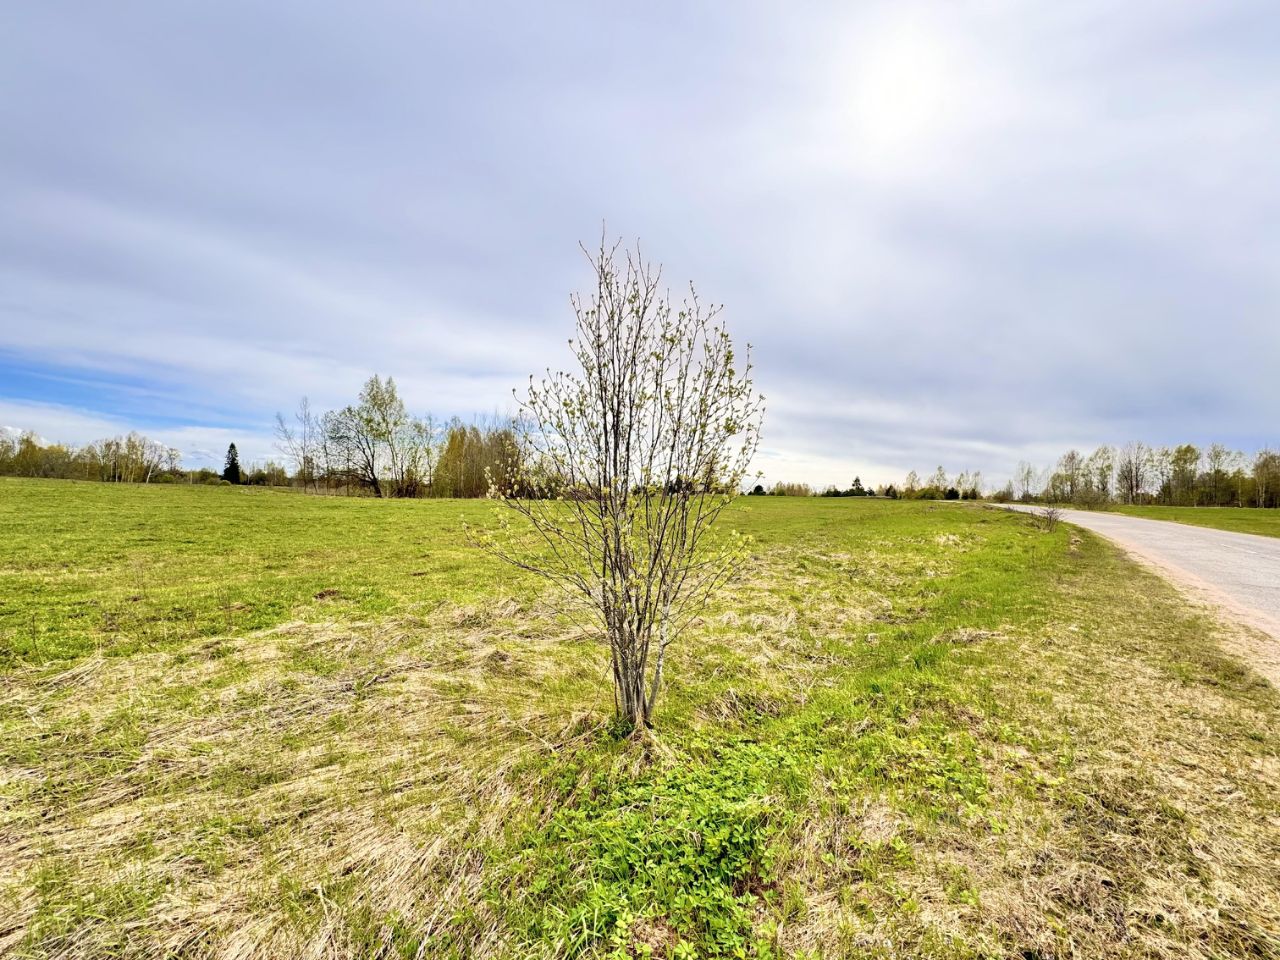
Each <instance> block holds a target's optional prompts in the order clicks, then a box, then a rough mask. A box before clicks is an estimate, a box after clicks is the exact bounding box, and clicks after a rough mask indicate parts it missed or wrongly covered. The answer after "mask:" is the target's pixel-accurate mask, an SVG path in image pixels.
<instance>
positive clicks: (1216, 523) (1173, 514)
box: [1111, 507, 1280, 537]
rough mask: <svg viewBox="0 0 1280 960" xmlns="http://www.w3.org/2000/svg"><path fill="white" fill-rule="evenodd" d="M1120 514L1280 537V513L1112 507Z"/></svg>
mask: <svg viewBox="0 0 1280 960" xmlns="http://www.w3.org/2000/svg"><path fill="white" fill-rule="evenodd" d="M1111 509H1113V510H1115V511H1116V512H1117V513H1127V514H1129V515H1130V516H1134V517H1148V518H1150V519H1152V520H1173V521H1175V522H1177V523H1190V524H1193V525H1195V526H1197V527H1215V528H1217V529H1218V530H1232V531H1234V532H1236V533H1256V534H1258V535H1259V536H1263V537H1280V510H1257V509H1252V508H1247V509H1242V508H1238V507H1112V508H1111Z"/></svg>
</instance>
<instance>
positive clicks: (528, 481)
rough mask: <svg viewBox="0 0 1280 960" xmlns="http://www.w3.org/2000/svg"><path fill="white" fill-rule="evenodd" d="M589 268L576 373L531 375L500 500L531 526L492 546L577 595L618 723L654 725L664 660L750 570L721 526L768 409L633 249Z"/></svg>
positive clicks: (716, 328) (713, 321)
mask: <svg viewBox="0 0 1280 960" xmlns="http://www.w3.org/2000/svg"><path fill="white" fill-rule="evenodd" d="M584 252H585V248H584ZM587 257H588V260H589V261H590V262H591V266H592V269H593V271H594V273H595V280H596V287H595V290H594V291H593V292H592V294H591V295H590V297H589V298H587V299H583V298H580V297H574V298H573V300H572V303H573V308H574V313H575V314H576V316H577V336H576V337H575V339H573V340H571V341H570V345H571V347H572V350H573V354H574V358H575V360H576V361H577V364H578V369H577V370H575V371H574V372H571V373H556V374H548V376H547V378H545V379H543V380H541V381H539V382H535V381H534V379H533V378H532V377H531V378H530V381H529V389H528V392H527V394H526V396H525V397H524V398H523V399H521V398H519V397H518V398H517V399H518V402H519V406H520V412H521V422H522V431H521V446H522V449H521V450H520V456H519V457H518V458H517V459H516V460H515V462H514V463H513V464H512V467H511V469H509V470H508V471H506V473H505V476H504V477H503V478H502V479H498V480H495V481H494V485H493V487H492V491H491V495H492V496H494V497H496V498H497V499H499V500H501V501H502V502H503V503H504V504H506V506H508V507H510V508H511V509H513V510H514V511H515V512H516V513H518V514H520V515H521V516H522V517H523V518H524V519H525V520H526V521H527V524H528V526H527V527H525V526H524V525H520V526H519V528H513V527H504V528H501V529H499V530H497V531H493V532H492V534H491V535H490V536H489V538H487V543H488V544H489V545H490V547H491V549H493V550H494V552H496V553H497V554H498V555H499V556H502V557H504V558H505V559H507V560H509V561H510V562H512V563H514V564H516V565H517V566H520V567H522V568H524V569H526V570H530V571H532V572H534V573H537V574H539V575H541V576H543V577H546V578H547V579H549V580H552V581H554V582H556V583H559V584H561V585H564V586H566V587H568V588H569V592H570V594H571V595H573V596H576V597H577V599H578V600H579V601H580V602H581V604H582V606H583V608H584V609H586V610H587V611H588V612H589V614H590V615H591V616H592V617H593V618H594V619H595V621H596V623H597V624H598V626H599V627H601V628H602V630H603V633H604V635H605V638H606V639H607V641H608V644H609V653H610V658H611V662H612V675H613V691H614V704H615V707H616V709H617V712H618V716H619V717H620V719H622V720H623V721H624V722H625V723H626V724H627V725H628V726H629V727H636V726H639V725H645V726H647V725H649V724H650V718H651V716H652V713H653V708H654V703H655V701H656V700H657V697H658V691H659V689H660V687H661V684H662V670H663V662H664V656H665V654H666V650H667V647H668V646H669V645H670V644H671V643H672V642H673V641H675V639H676V638H677V637H678V636H679V635H680V633H681V631H682V630H683V629H684V628H685V627H686V626H687V625H688V624H689V622H690V621H691V620H692V619H693V618H694V617H696V616H697V615H698V613H699V612H700V611H701V610H702V609H703V608H704V606H705V604H706V602H707V600H708V598H709V596H710V595H711V594H712V593H713V592H714V591H715V590H716V589H717V588H719V587H720V586H721V585H723V584H724V583H726V582H727V581H728V580H729V579H730V578H732V577H733V575H734V574H735V573H736V572H737V571H738V569H739V568H740V565H741V563H742V560H743V559H744V558H745V546H744V543H743V541H742V540H741V539H740V538H738V537H737V535H736V533H734V534H733V535H732V536H720V535H713V534H712V527H713V525H714V523H715V521H716V520H717V518H718V517H719V516H720V514H721V512H722V511H723V510H724V508H725V507H726V506H727V505H728V504H729V503H730V502H731V501H732V500H733V499H734V497H736V496H737V495H738V493H739V491H740V489H741V487H742V485H743V481H744V479H745V477H746V472H747V468H748V466H749V465H750V463H751V459H752V457H753V455H754V454H755V451H756V447H757V444H758V442H759V435H760V421H761V418H762V416H763V410H764V407H763V400H764V398H763V397H761V396H760V395H759V394H757V393H756V392H755V388H754V384H753V381H752V378H751V365H750V363H749V361H748V362H743V361H744V360H745V358H739V356H738V355H737V353H736V352H735V351H734V348H733V344H732V342H731V341H730V339H729V335H728V333H727V332H726V330H725V328H724V326H723V324H722V323H721V322H719V321H718V319H717V317H718V315H719V312H720V311H719V308H717V307H714V306H710V307H708V306H704V305H703V304H702V303H701V301H700V300H699V299H698V296H697V294H696V293H695V292H694V291H693V289H692V288H690V292H689V297H688V299H686V300H685V301H684V303H683V304H682V305H678V306H677V305H673V304H672V303H671V302H670V300H669V299H668V294H666V293H665V292H663V291H662V290H660V289H659V281H660V276H661V271H660V269H658V268H655V267H654V266H653V265H651V264H649V263H647V262H646V261H645V260H644V259H643V258H642V257H641V255H640V253H639V252H638V251H637V252H636V253H634V254H632V253H627V254H626V255H625V256H620V255H619V245H617V244H615V245H614V246H613V247H612V248H610V247H608V246H607V245H606V244H605V243H604V242H603V241H602V242H601V246H600V250H599V252H598V253H597V254H594V255H593V254H591V253H588V254H587ZM528 528H532V532H533V536H532V538H527V537H526V536H524V534H525V532H526V531H527V530H528Z"/></svg>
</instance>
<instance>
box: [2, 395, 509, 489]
mask: <svg viewBox="0 0 1280 960" xmlns="http://www.w3.org/2000/svg"><path fill="white" fill-rule="evenodd" d="M276 446H277V449H278V450H279V452H280V455H281V462H276V461H273V460H269V461H267V462H266V463H265V464H250V465H248V466H242V465H241V464H240V459H239V453H238V451H237V450H236V448H235V444H232V445H231V447H230V448H229V449H228V451H227V457H226V461H225V464H224V466H223V469H222V470H221V471H219V470H214V469H211V468H200V469H195V470H186V469H183V467H182V465H181V459H182V455H181V452H180V451H179V450H176V449H174V448H172V447H168V446H165V445H164V444H162V443H159V442H157V441H155V440H152V439H150V438H148V437H145V436H143V435H141V434H139V433H130V434H129V435H128V436H125V437H114V438H110V439H106V440H99V441H96V442H94V443H89V444H85V445H84V446H79V447H76V446H71V445H68V444H61V443H50V444H42V443H41V442H40V441H39V440H38V438H37V437H36V436H35V435H34V434H33V433H30V432H28V433H24V434H22V435H21V436H18V437H11V436H0V476H21V477H50V478H62V479H71V480H100V481H104V482H108V483H113V482H114V483H202V484H228V485H233V484H246V485H254V486H273V487H284V486H291V487H294V488H297V489H300V490H304V491H307V492H312V493H327V494H338V495H343V494H346V495H353V496H354V495H373V496H375V497H483V496H485V495H486V494H487V493H488V490H489V477H490V476H491V475H500V472H501V471H502V470H503V469H505V468H507V467H509V466H510V464H512V463H513V462H514V458H515V456H516V455H517V452H518V447H517V444H516V434H515V430H514V428H513V427H512V425H511V424H510V423H509V422H496V423H487V424H486V423H470V424H468V423H463V422H462V421H460V420H458V419H456V418H455V419H454V420H452V421H449V422H447V423H444V424H441V425H439V426H437V425H436V423H435V422H434V421H433V420H432V418H430V417H423V418H419V417H414V416H411V415H410V414H409V413H408V412H407V411H406V409H405V405H404V402H403V401H402V400H401V399H400V396H399V392H398V391H397V389H396V385H395V381H394V380H392V379H391V378H390V377H388V378H387V379H386V380H383V379H381V378H380V377H377V376H375V377H371V378H370V379H369V381H368V382H367V383H366V384H365V386H364V389H363V390H361V392H360V396H359V398H358V400H357V402H356V403H354V404H352V405H349V406H346V407H343V408H341V409H340V410H331V411H328V412H325V413H317V412H316V411H314V410H313V409H312V408H311V405H310V403H308V402H307V400H306V399H303V400H302V402H301V403H300V404H299V406H298V409H297V411H296V412H295V413H294V414H292V415H291V416H285V415H284V414H277V415H276Z"/></svg>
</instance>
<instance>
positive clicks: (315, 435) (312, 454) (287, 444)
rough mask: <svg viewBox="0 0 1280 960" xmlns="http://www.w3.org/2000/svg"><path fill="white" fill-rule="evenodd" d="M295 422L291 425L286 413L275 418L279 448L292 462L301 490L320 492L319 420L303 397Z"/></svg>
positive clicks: (295, 415)
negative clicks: (318, 471) (310, 488)
mask: <svg viewBox="0 0 1280 960" xmlns="http://www.w3.org/2000/svg"><path fill="white" fill-rule="evenodd" d="M293 419H294V423H292V424H291V423H289V422H288V421H287V420H286V419H285V417H284V414H283V413H277V414H276V448H277V449H278V450H279V451H280V452H281V453H283V454H284V455H285V456H286V457H288V458H289V459H290V460H291V461H292V462H293V469H294V476H295V477H297V478H298V481H299V482H300V483H301V484H302V489H304V490H305V489H307V488H308V487H312V488H314V489H319V477H318V476H317V462H318V460H319V459H320V456H319V455H320V434H321V429H322V428H321V423H320V418H319V417H317V416H316V414H315V413H313V412H312V410H311V401H310V400H308V399H307V398H306V397H303V398H302V399H301V400H300V401H299V402H298V410H297V412H296V413H294V415H293Z"/></svg>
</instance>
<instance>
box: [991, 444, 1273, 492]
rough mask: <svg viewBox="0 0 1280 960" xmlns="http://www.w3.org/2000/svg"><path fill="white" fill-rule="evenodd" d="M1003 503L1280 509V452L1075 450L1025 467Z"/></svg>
mask: <svg viewBox="0 0 1280 960" xmlns="http://www.w3.org/2000/svg"><path fill="white" fill-rule="evenodd" d="M994 497H995V499H1001V500H1020V501H1024V502H1047V503H1071V504H1075V505H1077V506H1082V507H1089V506H1105V505H1107V504H1111V503H1123V504H1159V505H1163V506H1172V507H1264V508H1265V507H1270V508H1276V507H1280V453H1277V452H1276V451H1274V450H1270V449H1268V448H1265V447H1264V448H1263V449H1261V450H1258V451H1257V452H1255V453H1252V454H1246V453H1244V452H1241V451H1238V450H1232V449H1230V448H1229V447H1226V446H1224V445H1223V444H1220V443H1213V444H1210V445H1209V446H1208V447H1205V448H1201V447H1198V446H1196V445H1195V444H1191V443H1184V444H1180V445H1178V446H1159V447H1157V446H1151V445H1149V444H1146V443H1141V442H1137V441H1135V442H1133V443H1128V444H1125V445H1124V446H1122V447H1111V446H1101V447H1098V448H1097V449H1096V450H1094V451H1093V452H1092V453H1089V454H1088V455H1086V454H1083V453H1081V452H1080V451H1079V450H1068V451H1067V452H1066V453H1064V454H1063V455H1062V456H1061V457H1059V458H1058V461H1057V463H1055V464H1054V465H1053V466H1051V467H1048V468H1044V469H1039V468H1037V467H1036V466H1034V465H1033V464H1030V463H1027V462H1025V461H1024V462H1023V463H1020V464H1018V468H1017V470H1016V471H1015V472H1014V475H1013V478H1012V479H1011V480H1010V481H1009V483H1008V484H1007V485H1006V486H1005V487H1004V488H1003V489H1002V490H998V491H996V493H995V495H994Z"/></svg>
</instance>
